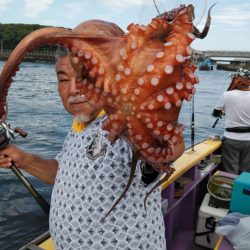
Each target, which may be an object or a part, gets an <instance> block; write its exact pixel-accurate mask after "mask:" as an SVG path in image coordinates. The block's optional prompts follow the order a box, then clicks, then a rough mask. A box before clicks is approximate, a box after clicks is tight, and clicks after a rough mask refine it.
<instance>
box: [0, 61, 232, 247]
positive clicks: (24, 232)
mask: <svg viewBox="0 0 250 250" xmlns="http://www.w3.org/2000/svg"><path fill="white" fill-rule="evenodd" d="M3 65H4V62H0V69H1V68H2V67H3ZM196 75H197V76H198V77H199V79H200V83H199V84H198V85H196V87H197V92H196V95H195V142H198V141H200V140H202V139H204V138H206V137H207V136H210V135H214V134H219V135H222V133H223V121H219V123H218V124H217V127H216V128H215V129H212V125H213V123H214V121H215V119H214V118H213V117H211V113H212V110H213V108H214V105H215V104H216V103H217V101H218V98H219V96H220V94H221V93H222V92H223V91H224V90H225V89H227V87H228V85H229V81H230V79H229V78H228V77H227V76H228V72H226V71H217V70H214V71H198V70H197V72H196ZM179 121H180V122H182V123H183V124H184V125H185V127H186V129H185V132H184V134H185V141H186V146H187V147H188V146H190V144H191V140H190V131H191V126H190V123H191V102H184V104H183V107H182V111H181V114H180V117H179ZM8 122H9V123H10V124H11V125H12V127H13V128H14V127H16V126H18V127H20V128H22V129H23V130H25V131H26V132H28V136H27V138H21V137H19V138H17V139H16V140H15V141H13V142H14V143H15V144H17V145H18V146H20V147H22V148H23V149H24V150H26V151H29V152H31V153H35V154H39V155H41V156H43V157H46V158H53V157H54V156H55V155H56V154H57V153H58V152H59V150H60V147H61V145H62V142H63V140H64V138H65V136H66V134H67V132H68V130H69V128H70V126H71V117H70V116H69V115H68V114H67V113H66V111H65V110H64V108H63V106H62V104H61V102H60V99H59V96H58V94H57V84H56V76H55V72H54V65H53V64H44V63H28V62H25V63H22V65H21V68H20V71H19V72H18V73H17V75H16V77H15V81H14V82H13V83H12V85H11V87H10V91H9V116H8ZM26 176H27V178H28V179H29V180H30V182H31V183H32V184H33V186H34V187H35V188H36V190H37V191H38V192H39V193H40V194H42V196H43V197H44V198H45V199H46V200H47V201H48V202H49V201H50V195H51V190H52V186H51V185H46V184H44V183H41V182H40V181H38V180H37V179H36V178H35V177H33V176H30V175H27V174H26ZM47 230H48V218H47V216H46V215H45V214H44V213H43V211H42V210H41V209H40V207H39V206H38V205H37V203H36V202H35V201H34V199H33V198H32V196H31V195H30V194H29V193H28V191H27V190H26V189H25V188H24V187H23V185H22V184H21V183H20V182H19V180H18V179H17V177H16V176H15V175H14V174H13V173H12V172H11V171H10V170H0V249H1V250H15V249H18V248H19V247H21V246H23V245H25V244H27V243H28V242H29V241H31V240H32V239H34V238H36V237H37V236H38V235H40V234H41V233H43V232H45V231H47Z"/></svg>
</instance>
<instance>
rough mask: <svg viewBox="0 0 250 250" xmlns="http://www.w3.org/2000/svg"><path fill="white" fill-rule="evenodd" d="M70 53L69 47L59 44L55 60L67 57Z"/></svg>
mask: <svg viewBox="0 0 250 250" xmlns="http://www.w3.org/2000/svg"><path fill="white" fill-rule="evenodd" d="M68 54H69V51H68V49H67V48H65V47H62V46H58V47H57V49H56V52H55V60H56V61H57V60H58V59H59V58H60V57H65V56H67V55H68Z"/></svg>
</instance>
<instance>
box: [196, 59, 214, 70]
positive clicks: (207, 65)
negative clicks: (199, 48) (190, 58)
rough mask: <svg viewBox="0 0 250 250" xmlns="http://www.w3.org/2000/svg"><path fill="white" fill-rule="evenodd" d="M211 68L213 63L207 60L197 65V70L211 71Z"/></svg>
mask: <svg viewBox="0 0 250 250" xmlns="http://www.w3.org/2000/svg"><path fill="white" fill-rule="evenodd" d="M213 68H214V66H213V63H212V61H211V59H209V58H206V59H205V60H204V61H202V62H200V63H199V70H213Z"/></svg>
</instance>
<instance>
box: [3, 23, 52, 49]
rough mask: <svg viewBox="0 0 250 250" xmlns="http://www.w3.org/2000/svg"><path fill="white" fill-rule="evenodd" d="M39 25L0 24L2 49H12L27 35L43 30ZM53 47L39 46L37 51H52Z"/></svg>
mask: <svg viewBox="0 0 250 250" xmlns="http://www.w3.org/2000/svg"><path fill="white" fill-rule="evenodd" d="M45 27H46V26H42V25H39V24H12V23H10V24H2V23H0V41H1V40H2V44H3V48H4V49H14V48H15V47H16V46H17V44H18V43H19V42H20V41H21V40H22V39H23V38H24V37H25V36H27V35H28V34H29V33H31V32H32V31H35V30H37V29H41V28H45ZM54 49H55V47H54V46H49V45H48V46H41V47H39V48H38V50H54Z"/></svg>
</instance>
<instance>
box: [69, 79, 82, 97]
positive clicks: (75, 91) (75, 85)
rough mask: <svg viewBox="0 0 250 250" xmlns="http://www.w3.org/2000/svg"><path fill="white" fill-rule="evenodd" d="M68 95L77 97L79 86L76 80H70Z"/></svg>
mask: <svg viewBox="0 0 250 250" xmlns="http://www.w3.org/2000/svg"><path fill="white" fill-rule="evenodd" d="M69 94H70V95H77V94H80V84H79V82H78V81H77V80H76V79H72V81H71V82H70V86H69Z"/></svg>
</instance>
